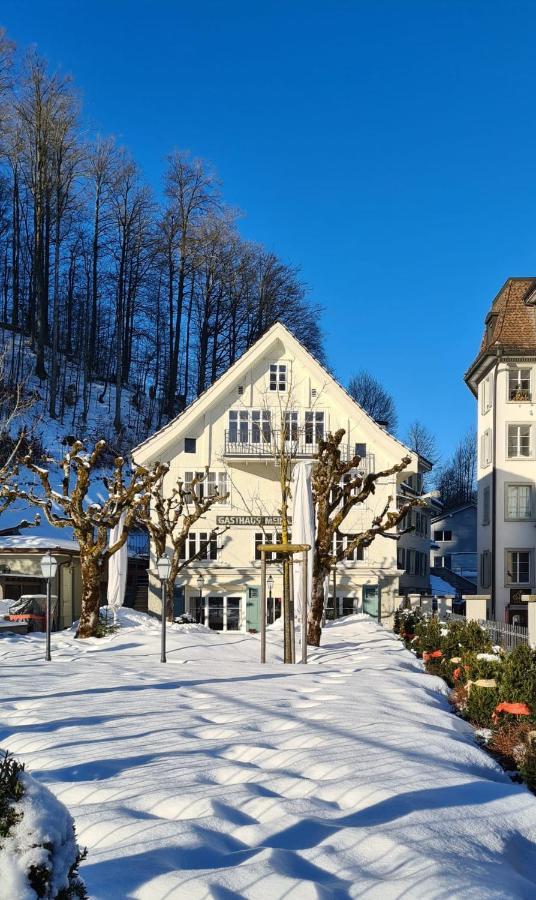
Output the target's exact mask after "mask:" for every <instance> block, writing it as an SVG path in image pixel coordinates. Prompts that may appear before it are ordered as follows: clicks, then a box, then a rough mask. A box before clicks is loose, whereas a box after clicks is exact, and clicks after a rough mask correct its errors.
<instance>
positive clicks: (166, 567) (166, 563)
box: [156, 553, 171, 663]
mask: <svg viewBox="0 0 536 900" xmlns="http://www.w3.org/2000/svg"><path fill="white" fill-rule="evenodd" d="M156 568H157V571H158V577H159V579H160V584H161V589H162V637H161V642H160V662H161V663H165V662H167V660H166V584H167V580H168V578H169V573H170V572H171V560H170V558H169V556H168V555H167V554H166V553H163V554H162V556H161V557H160V558H159V559H158V560H157V561H156Z"/></svg>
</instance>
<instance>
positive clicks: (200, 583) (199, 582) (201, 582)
mask: <svg viewBox="0 0 536 900" xmlns="http://www.w3.org/2000/svg"><path fill="white" fill-rule="evenodd" d="M204 583H205V579H204V578H203V576H202V575H201V574H199V575H198V576H197V590H198V591H199V612H200V613H201V610H202V609H203V585H204ZM205 620H206V621H205ZM203 623H204V624H205V625H206V626H207V627H208V611H207V610H204V612H203Z"/></svg>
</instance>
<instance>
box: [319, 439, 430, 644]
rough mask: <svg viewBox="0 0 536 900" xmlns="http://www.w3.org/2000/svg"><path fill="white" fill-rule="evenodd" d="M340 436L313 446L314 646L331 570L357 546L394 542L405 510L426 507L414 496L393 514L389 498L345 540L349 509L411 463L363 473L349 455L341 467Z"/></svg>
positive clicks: (423, 500) (320, 627)
mask: <svg viewBox="0 0 536 900" xmlns="http://www.w3.org/2000/svg"><path fill="white" fill-rule="evenodd" d="M344 434H345V431H344V429H340V430H339V431H337V432H335V434H328V436H327V438H326V439H325V440H322V441H320V442H319V449H318V454H317V457H316V462H315V465H314V467H313V473H312V489H313V500H314V503H315V512H316V521H317V525H316V538H315V547H314V552H313V588H312V597H311V607H310V611H309V622H308V631H307V640H308V643H309V644H312V645H313V646H316V647H318V646H319V644H320V637H321V634H322V617H323V614H324V602H325V590H324V584H325V580H326V578H328V576H329V573H330V571H331V570H332V568H333V566H334V565H335V564H336V563H338V562H342V561H343V560H345V559H349V558H350V557H351V555H352V553H353V552H354V550H355V549H356V548H357V547H369V546H370V545H371V544H372V542H373V541H374V540H375V539H376V538H377V537H384V538H389V539H391V540H397V539H398V538H399V537H400V535H401V534H404V533H405V531H399V532H398V533H397V532H393V528H395V526H396V525H397V524H398V523H399V522H400V521H401V520H402V519H403V518H404V516H405V515H406V513H407V512H408V511H409V510H410V509H412V508H413V507H414V506H425V505H426V502H427V501H426V499H423V498H421V497H415V498H411V499H408V501H407V502H406V503H404V504H403V505H402V506H401V507H400V508H399V509H391V504H392V502H393V498H392V497H388V499H387V501H386V503H385V505H384V507H383V509H382V510H381V511H380V512H379V513H378V514H377V515H375V516H373V517H372V519H371V522H370V525H369V527H368V528H366V529H365V530H364V531H360V532H359V533H357V534H353V535H345V534H344V532H343V530H342V529H343V528H344V523H345V520H346V519H347V517H348V515H349V513H350V512H351V510H352V509H354V508H355V507H356V506H357V505H359V504H364V503H366V501H367V500H368V498H369V497H370V496H371V495H372V494H374V493H375V491H376V484H377V482H378V481H380V480H381V479H385V478H390V477H392V476H393V475H396V474H397V473H398V472H402V471H404V469H406V468H407V467H408V465H409V463H410V462H411V459H410V457H409V456H405V457H404V458H403V459H402V460H401V461H400V462H399V463H397V464H396V465H394V466H391V467H390V468H389V469H384V470H382V471H380V472H371V473H369V474H364V473H363V472H362V471H361V470H360V462H361V457H359V456H354V457H353V458H352V459H350V460H348V461H347V462H343V461H342V458H341V451H340V445H341V442H342V439H343V437H344ZM407 530H410V529H407ZM344 536H346V537H347V540H346V541H340V540H338V541H337V540H335V539H336V538H341V537H344ZM345 544H346V546H345Z"/></svg>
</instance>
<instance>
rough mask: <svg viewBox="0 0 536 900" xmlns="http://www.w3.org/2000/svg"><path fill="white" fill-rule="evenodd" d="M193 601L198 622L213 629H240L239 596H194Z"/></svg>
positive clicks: (240, 604)
mask: <svg viewBox="0 0 536 900" xmlns="http://www.w3.org/2000/svg"><path fill="white" fill-rule="evenodd" d="M193 602H194V617H195V621H196V622H199V624H201V625H206V626H207V628H211V629H212V630H213V631H239V630H240V626H241V618H242V616H241V612H242V601H241V598H240V597H227V596H208V597H196V598H195V600H194V601H193Z"/></svg>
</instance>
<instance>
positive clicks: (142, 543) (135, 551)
mask: <svg viewBox="0 0 536 900" xmlns="http://www.w3.org/2000/svg"><path fill="white" fill-rule="evenodd" d="M127 547H128V555H129V556H149V533H148V532H147V531H142V530H136V531H131V532H130V533H129V536H128V539H127Z"/></svg>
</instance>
